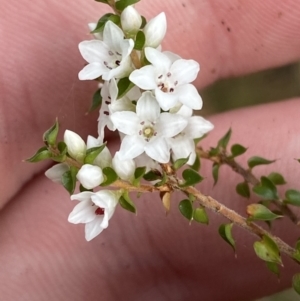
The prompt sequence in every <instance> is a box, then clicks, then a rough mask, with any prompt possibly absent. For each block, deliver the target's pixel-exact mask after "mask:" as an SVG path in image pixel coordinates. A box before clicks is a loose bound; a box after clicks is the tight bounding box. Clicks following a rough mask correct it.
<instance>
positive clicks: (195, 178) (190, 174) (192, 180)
mask: <svg viewBox="0 0 300 301" xmlns="http://www.w3.org/2000/svg"><path fill="white" fill-rule="evenodd" d="M182 177H183V179H184V180H185V182H184V183H183V184H180V185H179V186H180V187H187V186H192V185H195V184H197V183H199V182H201V181H202V180H203V177H201V176H200V175H199V174H198V173H197V172H196V171H195V170H193V169H185V170H184V171H183V172H182Z"/></svg>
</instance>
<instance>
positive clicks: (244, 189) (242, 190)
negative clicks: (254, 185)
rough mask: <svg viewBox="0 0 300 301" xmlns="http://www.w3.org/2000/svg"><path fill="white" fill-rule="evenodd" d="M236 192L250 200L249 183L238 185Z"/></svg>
mask: <svg viewBox="0 0 300 301" xmlns="http://www.w3.org/2000/svg"><path fill="white" fill-rule="evenodd" d="M235 191H236V192H237V193H238V194H239V195H241V196H243V197H245V198H247V199H249V198H250V189H249V184H248V183H247V182H242V183H239V184H237V185H236V187H235Z"/></svg>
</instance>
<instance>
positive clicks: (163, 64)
mask: <svg viewBox="0 0 300 301" xmlns="http://www.w3.org/2000/svg"><path fill="white" fill-rule="evenodd" d="M145 55H146V58H147V60H148V61H149V62H150V63H151V64H152V65H153V66H154V67H155V68H156V69H158V70H159V71H162V72H168V71H169V69H170V67H171V65H172V61H171V60H170V59H169V57H168V56H167V55H165V54H164V53H163V52H160V51H158V50H156V49H154V48H151V47H146V48H145Z"/></svg>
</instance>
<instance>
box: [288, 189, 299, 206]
mask: <svg viewBox="0 0 300 301" xmlns="http://www.w3.org/2000/svg"><path fill="white" fill-rule="evenodd" d="M285 198H286V199H285V200H284V202H285V203H287V204H291V205H294V206H300V191H299V190H295V189H289V190H287V191H286V192H285Z"/></svg>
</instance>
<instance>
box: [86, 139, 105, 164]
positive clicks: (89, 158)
mask: <svg viewBox="0 0 300 301" xmlns="http://www.w3.org/2000/svg"><path fill="white" fill-rule="evenodd" d="M105 146H106V144H102V145H101V146H96V147H92V148H89V149H88V150H87V151H86V156H85V158H84V163H85V164H93V163H94V160H95V159H96V158H97V156H98V155H99V154H100V153H101V152H102V151H103V150H104V148H105Z"/></svg>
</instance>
